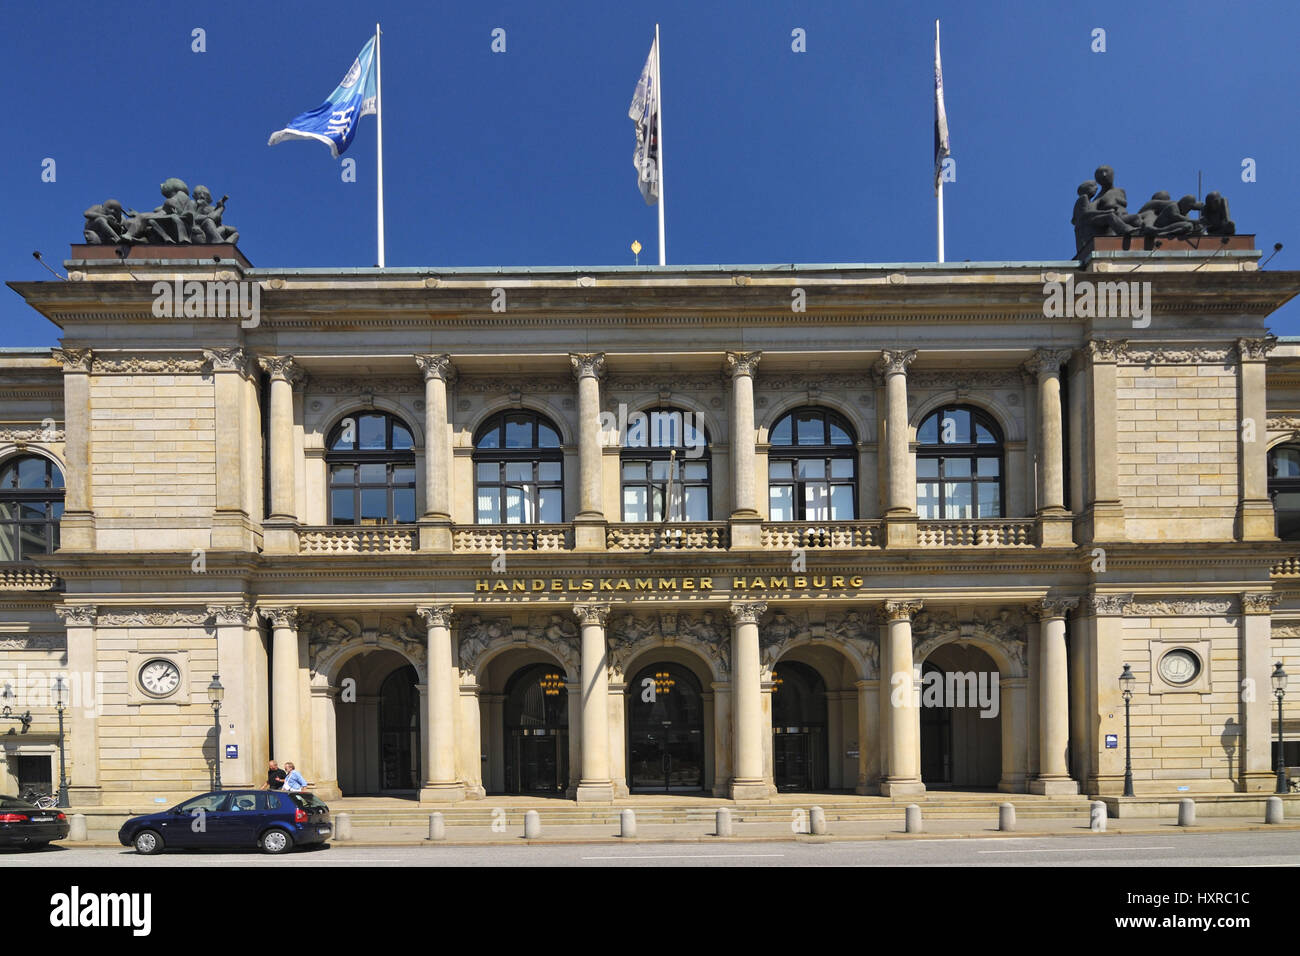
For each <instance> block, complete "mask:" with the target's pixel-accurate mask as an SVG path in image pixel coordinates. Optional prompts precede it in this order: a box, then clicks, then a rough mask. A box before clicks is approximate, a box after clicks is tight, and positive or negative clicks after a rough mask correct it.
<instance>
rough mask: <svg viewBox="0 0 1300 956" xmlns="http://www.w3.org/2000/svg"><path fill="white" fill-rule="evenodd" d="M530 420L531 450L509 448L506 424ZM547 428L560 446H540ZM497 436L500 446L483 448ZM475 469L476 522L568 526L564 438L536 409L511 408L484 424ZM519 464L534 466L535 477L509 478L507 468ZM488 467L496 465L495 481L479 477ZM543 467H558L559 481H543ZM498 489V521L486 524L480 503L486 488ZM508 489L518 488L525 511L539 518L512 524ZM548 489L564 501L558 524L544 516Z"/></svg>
mask: <svg viewBox="0 0 1300 956" xmlns="http://www.w3.org/2000/svg"><path fill="white" fill-rule="evenodd" d="M520 417H526V418H528V419H529V420H530V428H531V432H532V443H531V445H530V446H529V447H526V448H524V447H520V448H507V447H505V438H506V423H507V421H508V420H509V419H510V418H520ZM542 425H545V426H546V427H547V428H549V429H550V430H551V431H553V432H554V433H555V436H556V442H557V444H556V445H555V446H554V447H549V446H548V447H543V446H542V445H541V444H540V426H542ZM493 431H495V432H496V433H497V446H496V447H495V448H493V447H488V448H484V447H482V442H483V440H484V438H485V437H486V436H487V435H488V434H489V433H491V432H493ZM471 458H472V460H473V467H474V523H475V524H483V525H499V524H563V523H564V520H565V518H564V514H565V511H564V447H563V444H562V435H561V432H560V429H559V428H558V427H557V426H556V424H555V422H553V421H551V419H549V418H548V417H546V416H545V415H543V414H542V413H541V412H535V411H533V410H532V409H528V408H523V409H508V410H506V411H503V412H497V413H496V414H495V415H493V416H491V417H490V418H489V419H488V420H487V421H485V422H484V423H483V424H481V425H480V426H479V427H478V429H477V430H476V431H475V432H474V452H473V455H472V456H471ZM519 462H527V463H529V464H531V466H532V468H531V470H530V474H531V478H529V479H525V480H518V479H507V477H506V467H507V466H508V465H511V464H518V463H519ZM487 464H496V466H497V477H496V480H495V481H484V480H483V479H482V478H481V477H480V475H479V466H480V465H487ZM543 464H558V465H559V475H560V477H559V478H557V479H554V480H552V479H547V480H545V481H543V480H542V479H541V466H542V465H543ZM485 488H489V489H495V490H496V492H497V495H496V501H497V515H496V518H497V520H495V521H483V520H481V515H480V510H479V509H480V501H481V500H482V497H483V494H482V492H483V489H485ZM507 489H517V490H518V491H519V492H520V494H521V496H522V497H523V498H524V499H525V500H526V505H525V509H524V510H525V512H526V513H528V512H531V514H532V515H533V516H534V517H535V518H536V520H534V521H511V520H509V516H508V514H507V511H506V491H507ZM545 490H552V491H557V492H558V493H559V498H560V516H559V518H558V519H556V520H554V521H547V520H546V519H544V518H543V517H542V513H541V497H542V495H541V493H542V492H543V491H545Z"/></svg>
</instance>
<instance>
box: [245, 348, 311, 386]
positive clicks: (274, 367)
mask: <svg viewBox="0 0 1300 956" xmlns="http://www.w3.org/2000/svg"><path fill="white" fill-rule="evenodd" d="M257 364H258V366H259V367H260V368H261V369H262V371H263V372H265V373H266V374H267V375H268V376H270V378H271V381H273V382H288V383H289V384H290V385H293V384H295V383H297V382H300V381H302V380H303V378H305V377H306V374H307V373H306V370H305V369H303V367H302V366H301V365H299V364H298V363H297V362H295V361H294V358H293V356H292V355H263V356H260V357H259V358H258V360H257Z"/></svg>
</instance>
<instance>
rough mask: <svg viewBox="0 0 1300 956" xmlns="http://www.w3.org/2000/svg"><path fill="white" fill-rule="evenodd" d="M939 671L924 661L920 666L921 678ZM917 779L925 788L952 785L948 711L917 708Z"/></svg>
mask: <svg viewBox="0 0 1300 956" xmlns="http://www.w3.org/2000/svg"><path fill="white" fill-rule="evenodd" d="M927 674H936V675H938V677H939V679H942V678H943V671H941V670H940V669H939V668H937V667H935V666H934V665H933V664H931V663H929V662H928V661H927V662H926V663H925V664H923V665H922V666H921V679H922V682H923V684H924V680H925V675H927ZM921 779H922V780H924V781H925V784H926V786H934V785H938V786H951V785H952V708H951V707H922V708H921Z"/></svg>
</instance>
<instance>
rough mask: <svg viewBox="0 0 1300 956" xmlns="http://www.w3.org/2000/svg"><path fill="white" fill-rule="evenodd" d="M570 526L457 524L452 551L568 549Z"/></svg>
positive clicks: (571, 531)
mask: <svg viewBox="0 0 1300 956" xmlns="http://www.w3.org/2000/svg"><path fill="white" fill-rule="evenodd" d="M572 548H573V526H572V525H568V524H479V525H459V526H457V528H456V531H455V533H454V535H453V536H452V550H453V551H487V552H500V551H568V550H571V549H572Z"/></svg>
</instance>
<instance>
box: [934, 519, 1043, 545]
mask: <svg viewBox="0 0 1300 956" xmlns="http://www.w3.org/2000/svg"><path fill="white" fill-rule="evenodd" d="M916 543H917V546H918V547H921V548H1032V547H1034V545H1035V544H1036V540H1035V533H1034V522H1033V521H1032V520H1023V521H1009V520H994V521H989V520H983V521H921V522H919V523H918V524H917V527H916Z"/></svg>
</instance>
